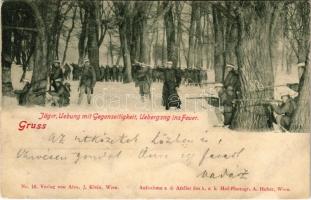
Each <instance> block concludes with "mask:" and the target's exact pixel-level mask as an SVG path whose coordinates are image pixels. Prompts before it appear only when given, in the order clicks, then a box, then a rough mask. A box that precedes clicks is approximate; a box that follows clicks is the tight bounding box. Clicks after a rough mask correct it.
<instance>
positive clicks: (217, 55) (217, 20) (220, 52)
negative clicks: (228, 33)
mask: <svg viewBox="0 0 311 200" xmlns="http://www.w3.org/2000/svg"><path fill="white" fill-rule="evenodd" d="M212 10H213V26H214V34H215V35H214V39H215V43H214V44H215V46H214V70H215V82H219V83H222V82H223V81H224V75H225V64H226V63H225V54H224V40H225V38H224V18H223V16H222V15H221V13H220V11H219V10H218V9H217V8H216V7H215V6H214V5H213V8H212Z"/></svg>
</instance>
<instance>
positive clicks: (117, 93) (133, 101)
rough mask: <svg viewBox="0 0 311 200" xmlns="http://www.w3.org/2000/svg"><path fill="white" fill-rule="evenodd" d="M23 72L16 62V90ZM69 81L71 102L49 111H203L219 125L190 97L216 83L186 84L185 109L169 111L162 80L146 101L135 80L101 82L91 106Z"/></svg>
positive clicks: (282, 80)
mask: <svg viewBox="0 0 311 200" xmlns="http://www.w3.org/2000/svg"><path fill="white" fill-rule="evenodd" d="M293 71H295V70H293ZM21 74H22V69H21V67H19V66H16V65H14V66H13V68H12V83H13V87H14V89H21V88H22V87H23V83H20V82H19V79H20V77H21ZM208 77H209V80H208V81H209V82H213V79H214V78H213V77H214V76H213V72H212V71H208ZM297 77H298V75H297V73H296V72H294V73H293V74H290V75H288V74H286V73H277V76H276V78H275V80H276V84H278V85H280V84H286V83H295V82H298V78H297ZM26 79H29V80H31V72H27V75H26ZM69 83H70V84H71V97H70V105H69V106H68V107H65V108H55V107H52V106H50V104H49V103H47V105H46V107H45V108H44V109H45V110H51V111H68V112H71V111H72V112H74V111H82V112H84V111H86V112H93V111H96V112H120V113H121V112H122V113H124V112H127V113H129V112H146V113H147V112H148V113H150V112H151V113H159V112H161V113H162V112H163V113H197V114H198V113H200V114H203V116H204V117H206V118H207V119H208V121H209V125H211V126H213V125H219V120H218V119H217V117H216V114H215V108H213V107H211V106H209V105H208V104H207V102H206V101H205V100H204V99H188V97H200V96H209V95H213V94H214V95H215V94H216V92H215V91H214V89H213V85H206V86H203V87H201V88H200V87H197V86H185V85H182V86H181V87H180V89H179V91H178V93H179V95H180V98H181V100H182V106H181V109H180V110H177V109H175V108H171V109H170V110H169V111H166V110H165V109H164V107H163V106H162V105H161V100H162V99H161V96H162V85H163V84H162V83H153V84H152V87H151V91H152V99H151V100H149V99H145V101H144V102H142V101H141V97H140V95H139V88H138V87H135V84H134V83H129V84H123V83H119V82H97V83H96V86H95V89H94V94H93V97H92V103H91V105H88V104H87V103H86V96H84V99H83V101H82V104H81V105H78V104H77V101H78V95H79V92H78V81H69ZM286 89H287V88H286V87H285V89H284V87H278V88H276V89H275V93H276V94H275V96H276V98H277V96H278V95H279V93H280V92H281V91H283V90H286ZM2 105H3V109H9V110H11V109H25V108H24V107H21V106H18V105H17V99H16V98H14V97H3V98H2ZM27 109H35V110H38V111H39V110H40V109H42V107H39V106H33V107H32V108H27Z"/></svg>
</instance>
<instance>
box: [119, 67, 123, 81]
mask: <svg viewBox="0 0 311 200" xmlns="http://www.w3.org/2000/svg"><path fill="white" fill-rule="evenodd" d="M118 69H119V70H118V79H119V82H123V74H124V67H123V66H121V65H119V67H118Z"/></svg>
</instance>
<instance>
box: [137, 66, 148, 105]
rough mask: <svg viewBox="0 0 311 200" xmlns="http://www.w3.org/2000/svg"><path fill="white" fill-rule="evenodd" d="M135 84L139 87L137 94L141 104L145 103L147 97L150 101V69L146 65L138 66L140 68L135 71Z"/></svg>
mask: <svg viewBox="0 0 311 200" xmlns="http://www.w3.org/2000/svg"><path fill="white" fill-rule="evenodd" d="M137 82H138V86H139V94H140V96H141V100H142V102H144V101H145V97H146V96H147V97H148V98H149V99H151V92H150V87H151V82H152V77H151V67H150V66H147V65H143V64H140V68H139V69H138V71H137Z"/></svg>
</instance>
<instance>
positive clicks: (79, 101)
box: [78, 89, 83, 105]
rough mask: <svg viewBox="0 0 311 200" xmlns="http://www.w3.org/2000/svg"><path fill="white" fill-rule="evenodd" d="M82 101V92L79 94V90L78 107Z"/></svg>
mask: <svg viewBox="0 0 311 200" xmlns="http://www.w3.org/2000/svg"><path fill="white" fill-rule="evenodd" d="M82 99H83V92H81V89H80V93H79V98H78V105H80V104H81V102H82Z"/></svg>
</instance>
